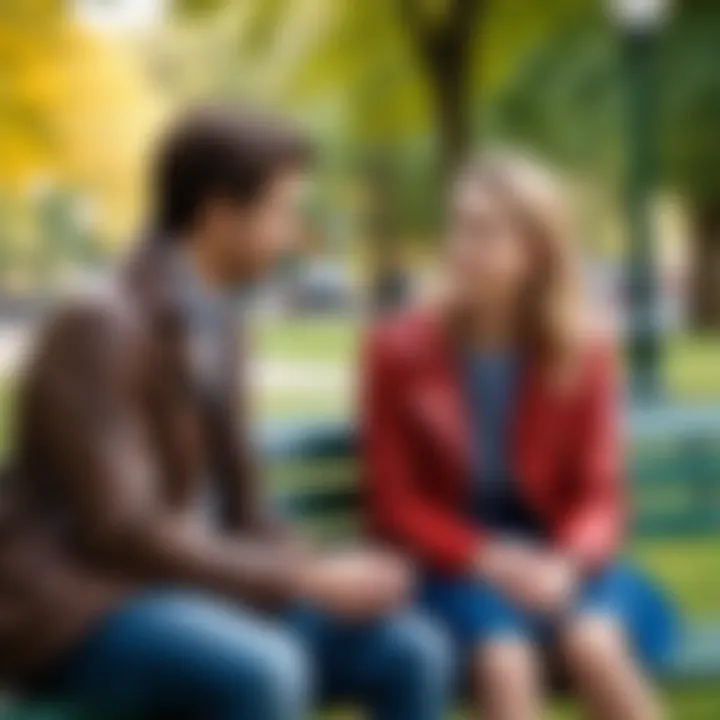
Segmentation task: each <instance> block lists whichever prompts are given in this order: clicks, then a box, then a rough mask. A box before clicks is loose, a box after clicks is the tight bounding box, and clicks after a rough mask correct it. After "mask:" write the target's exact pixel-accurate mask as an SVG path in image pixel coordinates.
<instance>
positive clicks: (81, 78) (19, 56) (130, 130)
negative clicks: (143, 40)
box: [0, 0, 159, 231]
mask: <svg viewBox="0 0 720 720" xmlns="http://www.w3.org/2000/svg"><path fill="white" fill-rule="evenodd" d="M24 3H25V6H24V9H23V12H22V13H17V12H11V11H9V10H8V9H7V8H6V6H5V4H4V2H3V0H0V63H1V65H0V67H2V68H3V70H4V71H5V72H4V73H3V74H2V75H0V157H2V158H3V162H2V164H0V188H2V191H3V192H6V193H7V192H8V191H9V192H11V193H12V194H13V195H15V196H16V198H18V199H19V200H20V201H23V200H27V197H26V195H27V186H28V184H29V183H31V181H32V178H33V177H36V176H41V175H47V176H49V177H52V178H53V179H54V180H55V181H56V182H58V183H60V184H64V185H68V186H70V187H73V188H76V189H77V190H79V191H81V192H84V191H88V192H90V193H91V194H92V195H93V196H94V197H95V199H96V200H97V202H98V204H99V206H100V207H101V208H104V209H106V210H107V212H105V213H103V214H102V215H101V219H102V220H103V222H104V224H105V226H106V229H112V230H116V231H125V230H126V229H127V228H128V226H129V223H131V222H132V219H133V214H134V208H135V207H136V206H137V203H138V197H137V195H138V192H137V189H136V188H137V187H138V185H139V183H140V158H141V157H142V153H143V152H144V148H145V145H146V144H147V141H148V136H149V134H150V131H151V129H152V128H153V127H154V124H155V122H156V120H157V117H158V115H159V112H158V105H159V103H158V102H157V100H156V98H155V93H154V91H153V89H152V88H151V87H150V86H149V84H148V82H147V80H146V79H145V77H144V73H143V70H142V68H141V67H140V66H139V64H138V63H137V60H136V58H135V57H134V56H133V53H132V48H129V47H127V46H126V45H124V44H123V43H122V42H121V41H118V40H115V39H111V38H110V37H105V36H100V35H94V34H92V33H91V32H90V31H87V30H84V29H82V28H80V27H78V26H76V25H74V24H72V23H71V21H70V19H69V18H68V17H67V16H66V15H64V14H63V13H62V12H58V11H57V9H58V4H57V3H56V2H55V0H24ZM33 13H34V14H33Z"/></svg>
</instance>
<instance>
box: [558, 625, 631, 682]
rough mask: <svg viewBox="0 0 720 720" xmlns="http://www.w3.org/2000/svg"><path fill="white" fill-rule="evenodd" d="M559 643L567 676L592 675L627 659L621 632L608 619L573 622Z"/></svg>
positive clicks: (623, 637) (561, 633)
mask: <svg viewBox="0 0 720 720" xmlns="http://www.w3.org/2000/svg"><path fill="white" fill-rule="evenodd" d="M558 641H559V646H560V652H561V654H562V657H563V659H564V660H565V664H566V666H567V670H568V672H569V673H570V674H577V673H589V674H594V673H596V672H598V671H602V670H603V669H607V668H609V667H615V666H618V665H619V664H620V663H623V662H626V661H627V660H628V659H629V652H628V648H627V643H626V641H625V636H624V633H623V631H622V628H620V627H619V625H618V624H617V622H615V621H614V620H613V619H612V618H609V617H605V616H600V615H597V616H587V617H578V618H575V619H574V620H572V621H571V622H570V623H568V624H567V626H566V627H565V628H563V630H562V631H561V632H560V635H559V638H558Z"/></svg>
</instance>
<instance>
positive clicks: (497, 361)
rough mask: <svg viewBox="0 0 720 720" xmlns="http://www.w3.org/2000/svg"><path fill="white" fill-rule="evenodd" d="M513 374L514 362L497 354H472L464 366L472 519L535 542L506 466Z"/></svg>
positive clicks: (534, 529) (529, 518) (532, 526)
mask: <svg viewBox="0 0 720 720" xmlns="http://www.w3.org/2000/svg"><path fill="white" fill-rule="evenodd" d="M519 370H520V367H519V362H518V360H517V358H516V357H515V356H512V355H507V354H502V353H500V354H489V353H487V354H475V355H472V356H470V357H468V358H467V359H466V361H465V364H464V381H465V387H466V389H467V399H468V414H469V419H470V426H471V429H472V435H473V444H472V446H473V450H474V458H473V478H474V480H475V482H474V484H473V488H474V496H473V499H474V501H473V503H472V514H473V517H474V518H475V519H477V520H478V522H481V523H482V524H483V525H484V526H486V527H490V528H492V529H494V530H497V531H499V532H503V533H508V534H514V535H528V536H536V535H537V534H538V527H537V523H536V521H535V520H534V519H533V517H532V515H531V514H530V513H529V512H528V510H527V508H526V507H524V505H523V503H522V501H521V498H520V497H519V493H518V483H517V479H516V478H515V477H514V476H513V468H512V461H511V447H510V441H511V434H512V422H513V418H514V409H515V400H516V394H517V393H516V391H517V387H518V379H519Z"/></svg>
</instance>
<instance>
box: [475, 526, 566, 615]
mask: <svg viewBox="0 0 720 720" xmlns="http://www.w3.org/2000/svg"><path fill="white" fill-rule="evenodd" d="M475 570H476V573H477V575H478V576H479V577H481V578H482V579H483V580H486V581H487V582H489V583H491V584H492V585H494V586H495V587H497V588H498V589H499V590H500V591H501V592H503V593H505V594H506V595H507V596H508V597H509V598H511V599H512V600H514V601H515V602H517V603H518V604H520V605H522V606H523V607H525V608H527V609H529V610H532V611H535V612H541V613H547V614H554V613H557V612H560V611H561V610H562V609H563V608H565V607H566V606H567V605H568V603H569V602H570V600H571V599H572V596H573V594H574V592H575V588H576V585H577V573H576V570H575V568H574V566H573V563H572V562H571V561H570V560H569V559H568V558H566V557H564V556H562V555H559V554H557V553H553V552H549V551H547V550H544V549H543V548H539V547H535V546H533V545H531V544H526V543H522V542H515V541H509V540H500V541H495V542H490V543H488V544H487V545H486V546H484V547H483V549H482V551H481V553H480V554H479V556H478V559H477V561H476V564H475Z"/></svg>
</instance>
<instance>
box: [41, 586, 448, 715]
mask: <svg viewBox="0 0 720 720" xmlns="http://www.w3.org/2000/svg"><path fill="white" fill-rule="evenodd" d="M450 662H451V653H450V649H449V647H448V646H447V644H446V642H445V639H444V637H443V635H442V634H440V633H439V632H438V631H437V630H436V629H435V628H434V627H433V626H431V625H430V624H428V623H427V622H426V621H424V620H422V619H421V618H420V617H418V616H416V615H413V614H410V613H402V614H398V615H396V616H393V617H387V618H384V619H382V620H378V621H375V622H371V623H363V624H356V625H349V624H343V623H341V622H339V621H336V620H333V619H332V618H330V617H328V616H327V615H326V614H323V613H320V612H317V611H315V610H313V609H310V608H295V609H293V610H292V611H291V612H289V613H288V614H287V615H286V616H284V617H282V618H273V617H268V616H264V615H260V614H258V613H256V612H254V611H252V610H249V609H246V608H243V607H238V606H236V605H234V604H231V603H228V602H225V601H223V600H219V599H216V598H214V597H207V596H202V595H196V594H192V593H188V592H185V591H180V590H178V591H174V590H158V591H154V592H147V593H144V594H141V595H139V596H138V597H136V598H134V599H132V600H130V601H129V602H127V603H126V604H125V605H124V606H123V607H121V608H120V609H119V610H116V611H115V612H113V613H112V614H111V615H110V616H109V617H107V618H106V619H105V621H104V622H103V623H102V625H101V627H99V628H97V629H96V630H95V631H94V632H93V633H90V635H89V636H88V637H87V638H86V639H85V640H84V641H83V642H82V643H81V645H80V646H79V647H78V648H76V649H75V650H74V651H73V652H71V653H70V654H69V655H68V656H67V657H66V658H64V659H63V661H62V662H60V663H58V664H57V665H56V666H55V667H54V668H52V669H50V670H48V671H47V672H46V673H44V675H43V677H41V678H38V681H37V682H36V683H35V685H34V687H33V688H32V691H34V692H36V693H39V694H41V695H42V696H45V697H52V698H53V699H56V698H57V699H59V700H61V701H62V700H65V699H67V700H68V701H72V702H77V703H78V704H80V705H82V706H83V707H88V708H90V707H92V708H93V709H95V708H97V709H98V710H99V711H102V712H103V713H104V714H103V717H107V716H108V715H107V713H108V712H110V711H118V714H123V713H127V714H129V715H130V716H131V717H138V716H142V717H158V716H160V717H166V716H167V717H173V718H177V717H182V718H188V719H190V718H192V719H193V720H196V719H198V718H203V719H204V720H294V719H299V718H303V717H305V716H306V715H308V713H309V712H310V709H311V707H312V705H313V703H314V701H315V700H316V699H320V697H321V696H322V697H323V699H335V698H338V699H339V698H347V699H350V700H355V701H359V702H361V703H362V704H363V705H364V706H366V707H367V708H368V709H369V710H370V715H371V717H372V718H374V719H375V720H439V719H440V718H442V717H443V712H444V709H445V705H446V701H447V699H448V693H449V686H450V678H449V674H450V669H449V668H450Z"/></svg>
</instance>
